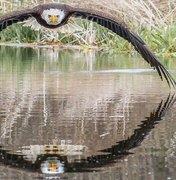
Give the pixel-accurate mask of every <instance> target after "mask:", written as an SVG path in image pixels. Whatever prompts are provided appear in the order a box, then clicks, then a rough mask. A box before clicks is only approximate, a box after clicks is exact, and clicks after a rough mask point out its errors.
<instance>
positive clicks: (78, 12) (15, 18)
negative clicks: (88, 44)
mask: <svg viewBox="0 0 176 180" xmlns="http://www.w3.org/2000/svg"><path fill="white" fill-rule="evenodd" d="M48 10H52V11H53V13H54V17H52V18H51V17H50V16H51V15H52V14H51V15H50V16H49V14H47V13H48V12H49V11H48ZM55 10H58V12H59V15H60V17H61V16H62V18H60V17H56V16H57V14H56V12H55ZM52 11H51V12H52ZM45 12H46V13H45ZM30 17H33V18H35V19H36V20H37V22H38V23H39V24H40V25H42V26H44V27H46V28H57V27H59V26H62V25H64V24H66V23H67V21H68V19H69V18H70V17H75V18H83V19H88V20H91V21H93V22H96V23H98V24H99V25H101V26H104V27H105V28H108V29H110V30H111V31H113V32H114V33H116V34H117V35H119V36H120V37H122V38H124V39H125V40H127V41H128V42H130V43H131V44H132V45H133V46H134V48H135V50H136V51H137V52H138V53H139V54H141V56H142V57H143V58H144V59H145V61H147V62H148V63H149V64H150V65H151V67H154V68H155V69H156V70H157V72H158V74H159V76H160V78H161V79H162V80H163V79H164V78H165V79H166V81H167V83H168V85H169V86H170V87H171V86H173V87H176V82H175V80H174V79H173V77H172V76H171V75H170V74H169V72H168V71H167V70H166V69H165V67H164V66H163V65H162V64H161V63H160V62H159V61H158V60H157V58H156V56H155V54H154V53H153V52H152V51H151V50H150V49H149V47H148V46H147V45H146V44H145V42H144V41H143V40H142V39H141V38H140V37H139V36H138V35H137V34H136V33H134V32H133V31H131V30H130V29H129V28H128V27H127V26H126V25H125V23H122V22H119V21H118V19H116V18H114V17H113V16H111V15H109V14H106V13H104V12H100V11H95V10H91V9H86V8H74V7H71V6H69V5H66V4H58V3H50V4H42V5H38V6H36V7H34V8H32V9H25V10H22V11H15V12H12V13H7V14H5V15H2V16H0V31H2V30H3V29H5V28H6V27H7V26H10V25H12V24H13V23H17V22H21V21H24V20H27V19H28V18H30ZM45 18H46V19H45ZM50 18H51V21H52V22H50V21H49V19H50Z"/></svg>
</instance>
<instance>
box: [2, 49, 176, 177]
mask: <svg viewBox="0 0 176 180" xmlns="http://www.w3.org/2000/svg"><path fill="white" fill-rule="evenodd" d="M0 57H1V58H0V120H1V121H0V137H1V138H0V147H1V148H0V179H59V178H61V179H62V178H63V179H147V180H148V179H174V177H176V172H175V168H176V167H175V166H176V165H175V164H176V130H175V129H176V119H175V115H176V110H175V109H176V108H175V107H176V103H175V96H174V92H173V91H171V92H170V89H169V88H168V85H167V83H166V82H165V81H163V82H162V81H161V80H160V78H159V76H158V74H157V73H156V72H155V71H153V70H152V69H150V68H149V65H148V64H147V63H145V62H144V61H143V60H142V59H141V58H140V57H138V56H134V57H128V56H123V55H120V54H114V53H111V52H96V51H94V50H66V49H63V50H53V49H46V48H34V49H33V48H22V47H21V48H17V47H3V46H2V47H0ZM173 61H174V60H169V62H168V61H164V60H163V61H162V63H163V64H165V66H166V67H167V68H168V69H169V71H170V72H171V74H172V75H173V76H174V77H175V78H176V71H175V70H174V69H175V67H174V66H173V64H174V63H173Z"/></svg>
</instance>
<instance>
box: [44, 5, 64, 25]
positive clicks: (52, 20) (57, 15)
mask: <svg viewBox="0 0 176 180" xmlns="http://www.w3.org/2000/svg"><path fill="white" fill-rule="evenodd" d="M41 17H42V19H44V20H45V21H46V22H47V24H49V25H59V24H60V23H61V22H62V20H63V19H64V17H65V13H64V11H63V10H61V9H52V8H51V9H47V10H44V11H43V13H42V14H41Z"/></svg>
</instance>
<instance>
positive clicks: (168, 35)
mask: <svg viewBox="0 0 176 180" xmlns="http://www.w3.org/2000/svg"><path fill="white" fill-rule="evenodd" d="M15 2H16V1H15ZM18 2H19V3H13V0H9V1H2V2H1V3H0V7H1V8H0V10H1V13H5V12H8V11H11V10H16V9H21V6H25V7H26V6H28V5H29V6H34V5H37V4H39V3H43V2H44V3H45V2H47V1H41V0H40V1H35V3H34V2H33V1H25V0H21V1H20V0H19V1H18ZM53 2H58V1H53ZM60 2H66V3H69V4H71V5H77V4H79V5H80V6H81V7H84V6H85V4H84V3H81V1H80V2H79V1H76V3H75V2H74V1H72V2H70V1H60ZM107 2H109V1H108V0H103V1H102V2H101V4H100V3H99V2H98V1H97V0H92V1H89V2H87V6H90V7H92V6H94V8H95V9H102V8H103V7H105V6H106V8H103V10H104V11H107V12H108V13H111V14H114V16H117V18H119V20H123V21H124V22H125V23H126V24H128V25H129V27H130V28H131V29H132V30H133V31H135V32H137V33H138V34H139V35H140V36H141V37H142V38H143V39H144V41H145V42H146V44H148V46H149V47H151V48H152V50H153V51H155V52H156V53H157V54H159V55H163V56H165V57H170V56H174V57H175V56H176V53H175V52H176V43H175V42H176V22H174V21H173V19H174V18H175V17H174V14H175V13H174V12H175V7H176V4H174V3H173V2H172V1H166V0H160V1H159V0H155V1H151V0H147V1H144V0H134V1H133V3H132V4H131V1H129V0H127V1H123V0H120V1H118V2H114V1H112V3H107ZM107 4H108V7H107ZM19 6H20V7H19ZM131 14H133V17H131ZM69 26H70V27H69ZM69 26H65V27H62V28H60V29H58V31H57V32H56V31H54V32H53V31H49V30H46V29H41V30H39V31H35V30H32V29H31V28H30V27H24V26H22V25H21V24H15V25H13V26H10V27H8V28H7V29H6V30H4V31H2V32H1V36H0V41H1V42H9V41H10V42H17V43H20V42H21V43H22V42H23V43H24V42H25V43H40V44H58V45H66V44H69V45H81V46H88V47H92V46H98V47H100V49H109V47H110V48H111V49H112V50H118V51H121V52H125V53H133V52H134V49H133V47H132V46H131V44H129V43H128V42H127V41H125V40H123V39H122V38H120V37H119V36H116V35H114V33H112V32H111V31H109V30H107V29H105V28H103V27H101V26H99V25H97V24H95V23H92V22H87V21H85V20H79V19H72V20H71V23H70V25H69Z"/></svg>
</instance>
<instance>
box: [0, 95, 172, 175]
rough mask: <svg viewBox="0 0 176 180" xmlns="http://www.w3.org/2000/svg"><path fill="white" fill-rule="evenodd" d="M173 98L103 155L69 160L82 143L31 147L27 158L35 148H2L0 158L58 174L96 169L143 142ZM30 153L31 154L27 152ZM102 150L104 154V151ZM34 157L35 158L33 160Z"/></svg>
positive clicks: (170, 97) (2, 160)
mask: <svg viewBox="0 0 176 180" xmlns="http://www.w3.org/2000/svg"><path fill="white" fill-rule="evenodd" d="M175 101H176V97H175V95H170V94H169V96H168V97H167V99H166V100H165V101H163V100H161V102H160V103H159V105H158V107H157V108H155V109H153V110H152V111H151V112H150V116H149V117H145V120H142V121H141V122H142V123H141V124H140V125H139V127H138V128H137V129H135V130H134V132H133V134H132V135H131V136H130V137H129V138H128V139H126V140H122V141H119V142H117V143H116V144H115V145H112V146H111V147H109V148H106V149H102V150H101V152H103V154H98V155H92V156H88V157H86V158H84V159H79V160H78V159H75V160H74V161H73V162H68V157H69V156H74V155H75V154H76V155H78V154H79V155H81V154H83V149H84V147H82V146H76V145H72V146H67V145H65V146H62V145H60V146H58V145H55V146H50V145H47V146H34V147H33V146H31V149H34V148H35V149H36V150H38V154H37V157H36V158H31V157H30V158H29V157H28V156H36V154H35V151H33V152H32V151H31V152H29V151H28V152H27V154H25V153H26V152H25V151H24V152H23V154H20V155H18V154H13V153H10V152H9V151H8V150H6V149H3V147H1V150H0V161H1V162H3V163H4V164H6V165H12V166H15V167H21V168H23V170H24V169H28V170H32V171H38V170H39V168H40V169H41V172H43V173H47V174H58V173H64V172H86V171H95V169H94V168H99V167H102V166H105V165H107V164H109V163H110V164H112V163H114V162H115V160H117V159H119V158H122V157H123V156H126V155H128V154H131V152H129V150H130V149H132V148H135V147H137V146H139V145H141V143H142V141H143V140H144V139H145V137H146V136H147V135H148V134H149V132H150V131H151V130H152V129H153V128H154V127H155V125H156V124H158V123H159V121H161V120H162V118H163V116H164V115H165V114H166V112H167V111H168V109H169V108H170V107H171V106H172V105H173V104H174V102H175ZM30 153H31V154H30ZM104 153H105V154H104ZM34 160H35V161H34Z"/></svg>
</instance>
